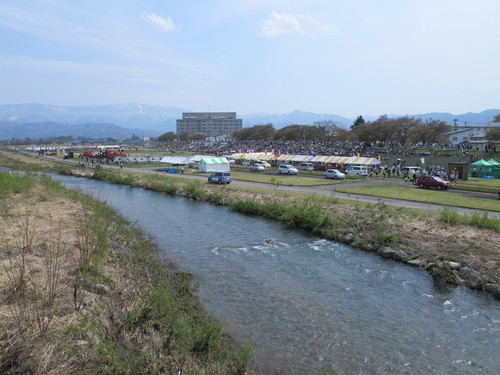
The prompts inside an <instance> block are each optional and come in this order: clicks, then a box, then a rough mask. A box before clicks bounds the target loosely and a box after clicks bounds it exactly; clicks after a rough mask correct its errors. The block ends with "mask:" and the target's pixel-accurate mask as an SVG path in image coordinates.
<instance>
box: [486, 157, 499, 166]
mask: <svg viewBox="0 0 500 375" xmlns="http://www.w3.org/2000/svg"><path fill="white" fill-rule="evenodd" d="M488 163H490V165H491V166H493V167H500V163H499V162H497V161H496V160H495V159H490V160H488Z"/></svg>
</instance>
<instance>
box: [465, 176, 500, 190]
mask: <svg viewBox="0 0 500 375" xmlns="http://www.w3.org/2000/svg"><path fill="white" fill-rule="evenodd" d="M458 185H475V186H488V187H497V188H499V189H500V179H495V178H476V177H471V178H469V179H468V180H466V181H460V182H459V183H458Z"/></svg>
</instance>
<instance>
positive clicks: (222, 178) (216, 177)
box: [208, 172, 233, 184]
mask: <svg viewBox="0 0 500 375" xmlns="http://www.w3.org/2000/svg"><path fill="white" fill-rule="evenodd" d="M231 181H233V179H232V178H231V173H230V172H214V173H212V174H211V175H210V176H208V182H211V183H214V184H230V183H231Z"/></svg>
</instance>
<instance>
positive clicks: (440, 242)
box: [94, 168, 500, 297]
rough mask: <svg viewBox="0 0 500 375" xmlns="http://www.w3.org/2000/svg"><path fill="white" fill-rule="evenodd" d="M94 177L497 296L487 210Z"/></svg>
mask: <svg viewBox="0 0 500 375" xmlns="http://www.w3.org/2000/svg"><path fill="white" fill-rule="evenodd" d="M94 178H98V179H102V180H106V181H109V182H113V183H121V184H130V185H132V186H142V187H145V188H147V189H151V190H155V191H161V192H166V193H169V194H172V195H182V196H186V197H190V198H192V199H199V200H205V201H209V202H212V203H215V204H221V205H227V206H229V207H230V208H231V209H233V210H236V211H239V212H242V213H244V214H251V215H261V216H265V217H269V218H273V219H276V220H280V221H282V222H283V223H285V224H286V225H288V226H290V227H300V228H304V229H307V230H310V231H311V232H313V233H316V234H317V235H318V236H321V237H322V238H326V239H331V240H335V241H339V242H343V243H348V244H350V245H352V246H353V247H355V248H358V249H361V250H365V251H374V252H378V253H380V254H381V255H382V256H388V255H386V254H387V250H388V249H392V250H397V251H403V252H404V253H400V256H399V258H400V259H397V260H400V261H404V262H408V263H409V264H412V265H414V266H417V267H421V268H425V269H426V270H427V271H428V272H429V273H431V274H432V275H433V276H434V277H435V278H436V280H438V281H439V282H441V283H443V284H462V285H467V286H469V287H472V288H476V289H483V290H486V291H489V292H491V293H493V294H495V295H496V296H497V297H500V289H499V285H500V267H499V266H498V265H499V264H500V246H499V244H500V221H499V220H498V219H495V218H490V217H488V216H486V215H481V214H476V215H472V216H463V215H459V214H457V212H456V211H454V210H453V209H447V210H444V211H443V212H441V213H438V214H432V213H429V212H427V211H425V212H424V211H419V210H408V209H401V208H394V207H390V206H388V205H385V204H363V203H359V202H358V203H352V202H343V201H340V200H338V199H336V198H320V197H316V196H302V197H299V196H297V195H293V196H292V195H288V194H287V193H286V192H284V191H282V190H280V187H279V186H275V188H274V190H273V192H268V193H256V192H250V191H244V190H241V189H234V188H232V187H230V186H224V187H221V186H213V185H210V184H207V183H205V182H201V181H199V180H195V181H186V180H183V179H178V178H175V177H170V176H166V175H159V174H148V173H135V174H134V173H124V172H122V171H120V170H106V169H104V168H98V169H97V170H96V172H95V174H94ZM401 254H403V255H401ZM390 257H392V256H390ZM392 258H393V259H396V256H394V257H392ZM469 270H470V271H469Z"/></svg>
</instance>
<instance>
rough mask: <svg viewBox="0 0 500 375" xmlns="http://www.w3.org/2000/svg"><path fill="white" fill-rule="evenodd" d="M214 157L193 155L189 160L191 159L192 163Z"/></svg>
mask: <svg viewBox="0 0 500 375" xmlns="http://www.w3.org/2000/svg"><path fill="white" fill-rule="evenodd" d="M213 157H214V156H210V155H194V156H190V157H189V159H191V160H192V161H194V162H199V161H200V160H201V159H205V158H209V159H210V158H213Z"/></svg>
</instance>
